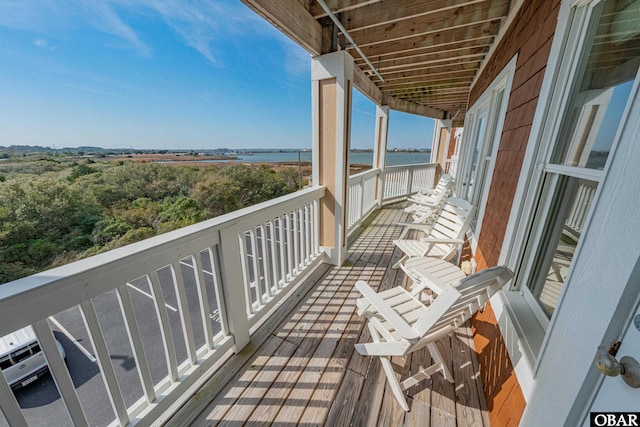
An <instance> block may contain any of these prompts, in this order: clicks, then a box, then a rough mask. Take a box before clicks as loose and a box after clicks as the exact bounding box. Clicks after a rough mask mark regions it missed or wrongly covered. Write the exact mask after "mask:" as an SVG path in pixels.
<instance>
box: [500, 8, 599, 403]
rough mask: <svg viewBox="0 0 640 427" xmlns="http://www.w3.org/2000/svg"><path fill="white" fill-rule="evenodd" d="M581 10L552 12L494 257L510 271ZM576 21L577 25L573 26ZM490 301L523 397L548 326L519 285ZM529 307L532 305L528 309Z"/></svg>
mask: <svg viewBox="0 0 640 427" xmlns="http://www.w3.org/2000/svg"><path fill="white" fill-rule="evenodd" d="M581 6H582V5H581ZM585 12H586V10H585V9H581V8H578V7H575V6H574V5H572V4H570V2H568V1H565V2H562V4H561V7H560V11H559V14H558V19H557V24H556V30H555V33H554V36H553V41H552V45H551V50H550V53H549V58H548V61H547V67H546V71H545V76H544V80H543V82H542V86H541V89H540V95H539V98H538V106H537V107H536V112H535V116H534V119H533V123H532V127H531V133H530V134H529V140H528V142H527V148H526V150H525V155H524V159H523V164H522V169H521V172H520V179H519V180H518V184H517V187H516V192H515V195H514V200H513V203H512V207H511V213H510V215H509V220H508V222H507V227H506V230H505V237H504V240H503V244H502V248H501V250H500V257H499V260H498V263H499V264H500V265H506V266H508V267H509V268H511V269H512V270H514V271H515V272H516V274H517V273H519V266H520V261H521V257H522V256H523V254H524V249H525V243H526V239H527V234H528V232H529V230H530V229H531V225H532V221H533V215H534V213H535V207H536V204H537V195H538V194H539V191H540V186H541V185H542V178H543V166H544V164H543V163H542V162H541V161H540V159H541V155H542V154H547V152H548V151H549V149H548V147H547V149H546V150H545V149H544V147H543V146H548V145H549V142H548V141H549V140H550V137H553V138H555V137H556V135H555V133H556V129H550V128H549V127H548V126H546V124H547V123H549V122H550V121H551V120H555V121H556V123H557V122H558V120H557V119H556V118H555V117H554V114H557V113H558V111H563V108H564V107H565V105H564V104H565V103H566V101H565V99H566V95H567V93H566V88H565V89H564V90H562V92H561V93H555V94H554V92H556V91H557V90H558V89H562V86H561V82H563V81H568V79H570V78H573V77H574V75H575V73H576V68H577V66H576V64H575V63H576V59H577V58H576V56H578V55H579V54H580V52H582V49H581V48H582V45H583V39H581V37H580V36H581V35H582V34H583V33H584V25H585V22H588V20H587V19H586V18H587V16H586V13H585ZM576 25H579V27H577V29H576ZM572 29H574V30H573V31H572ZM568 52H572V56H571V59H570V60H568V59H567V57H566V55H567V54H568ZM555 127H557V125H556V126H554V128H555ZM550 132H551V134H550ZM544 138H546V139H544ZM553 140H554V141H555V139H553ZM543 158H544V157H543ZM531 194H536V197H531V196H530V195H531ZM514 283H515V281H514ZM491 303H492V308H493V310H494V312H495V315H496V318H497V319H498V326H499V328H500V331H501V333H502V335H503V336H509V337H511V338H510V339H509V340H505V344H506V346H507V351H508V353H509V356H510V359H511V361H512V364H513V367H514V372H515V374H516V377H517V378H518V382H519V383H520V386H521V388H522V391H523V395H524V397H525V400H529V399H530V398H531V396H532V394H533V390H534V387H535V376H536V372H537V368H538V365H539V361H540V360H541V359H542V358H543V356H544V351H543V350H544V348H545V346H546V342H547V340H548V335H549V334H548V331H549V330H550V329H551V328H552V327H553V326H552V325H550V322H549V319H548V318H547V317H546V315H544V313H542V310H541V309H539V307H537V302H536V301H535V300H533V298H532V296H531V295H525V293H524V292H522V291H520V290H519V289H513V287H512V288H511V289H510V290H505V291H503V292H500V293H498V294H496V295H495V296H494V297H493V298H492V300H491ZM534 307H536V308H538V310H534ZM541 314H543V315H542V316H541ZM527 331H528V332H527ZM536 354H537V357H536Z"/></svg>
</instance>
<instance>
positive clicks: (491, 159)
mask: <svg viewBox="0 0 640 427" xmlns="http://www.w3.org/2000/svg"><path fill="white" fill-rule="evenodd" d="M516 58H517V57H514V58H513V59H512V60H511V61H510V62H509V64H508V65H507V66H506V67H505V68H504V70H503V71H502V72H501V73H500V74H499V75H498V77H496V79H495V80H494V81H493V82H492V83H491V85H490V86H489V88H488V89H487V90H486V91H485V92H484V93H483V94H482V96H481V97H480V98H479V99H478V100H477V101H476V102H475V104H474V105H473V106H472V107H471V108H470V109H469V111H468V113H467V115H466V120H465V132H464V134H463V143H462V146H463V147H466V152H465V153H463V154H462V156H463V159H464V160H463V162H464V163H463V164H462V166H461V168H462V171H464V173H463V179H461V180H460V182H458V187H457V189H456V190H457V194H459V195H460V197H463V198H465V199H467V200H468V201H469V202H471V204H473V205H474V206H475V207H476V210H475V214H474V215H475V216H474V218H473V220H472V222H471V229H472V230H473V236H471V239H470V241H471V246H472V249H473V251H474V252H475V249H476V244H477V243H476V238H477V236H478V235H479V234H480V228H481V226H482V218H483V215H484V206H485V205H486V202H487V197H488V193H489V191H488V190H489V188H490V186H491V178H492V176H493V169H494V166H495V162H496V154H497V151H498V145H499V144H500V137H501V134H502V125H503V122H504V117H505V114H506V108H507V100H508V99H507V97H506V96H505V93H509V92H510V91H511V82H512V80H513V74H514V71H515V65H516ZM463 149H465V148H463Z"/></svg>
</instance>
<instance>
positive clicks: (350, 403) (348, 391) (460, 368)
mask: <svg viewBox="0 0 640 427" xmlns="http://www.w3.org/2000/svg"><path fill="white" fill-rule="evenodd" d="M374 215H375V217H374V219H373V221H371V222H370V224H369V225H368V226H366V227H365V228H364V230H363V231H362V233H361V234H360V235H359V236H358V237H357V238H356V239H355V240H354V242H353V243H352V245H351V246H350V249H349V253H350V257H349V259H348V261H347V262H346V264H345V265H344V266H342V267H329V266H326V265H324V266H321V267H320V268H319V270H320V271H319V272H318V273H317V274H316V275H315V276H316V278H317V280H316V281H315V284H314V285H313V286H312V287H311V288H310V290H309V292H308V293H307V294H306V295H305V296H304V298H303V299H302V301H301V302H300V303H299V304H298V305H297V306H296V307H295V308H294V309H293V310H292V311H291V312H290V313H289V314H288V316H287V317H286V318H285V320H284V321H283V322H281V323H280V324H279V326H277V327H276V328H274V329H273V330H271V332H270V334H269V335H268V337H267V338H266V340H265V341H264V344H262V345H261V346H260V347H259V348H258V349H257V350H256V351H255V353H254V354H253V355H252V356H251V357H250V358H249V359H248V361H247V362H246V363H245V364H244V365H243V366H242V368H241V369H240V370H239V372H238V373H237V374H236V375H235V376H234V377H233V378H232V379H231V380H230V381H228V382H226V384H221V385H220V387H219V388H218V389H219V390H221V391H220V392H219V393H217V394H216V395H208V396H207V398H208V399H209V400H210V402H209V403H208V404H207V405H206V408H205V409H204V410H203V411H202V412H201V413H200V414H199V415H197V417H195V414H192V416H191V417H190V418H191V420H190V422H192V423H193V425H198V426H204V425H207V426H209V425H228V426H236V425H237V426H240V425H268V424H278V425H291V426H293V425H327V426H347V425H358V426H359V425H383V426H398V425H405V426H413V425H415V426H418V425H419V426H429V425H431V426H449V425H450V426H456V425H457V426H474V427H475V426H482V425H489V422H488V418H487V415H486V404H485V401H484V394H483V392H482V385H481V384H480V380H479V375H478V373H477V372H478V369H477V366H478V364H477V360H476V354H475V351H474V350H473V339H472V336H471V329H470V328H469V327H463V328H460V329H459V330H458V331H457V333H456V334H455V335H454V336H452V337H447V338H445V339H443V340H441V341H440V342H439V343H438V344H439V345H440V346H441V347H442V348H444V349H446V350H444V351H443V354H445V355H446V356H447V357H448V359H449V363H450V364H451V367H452V372H453V374H454V379H455V383H454V384H451V383H449V382H447V381H446V380H445V379H444V378H443V377H442V375H441V374H440V373H438V374H435V375H434V376H433V377H432V378H431V380H427V381H423V382H422V383H421V384H419V385H418V386H416V387H413V388H412V389H409V390H408V396H409V399H408V402H409V406H410V409H411V410H410V412H407V413H405V412H404V411H403V410H402V409H401V408H400V406H399V405H398V403H397V401H396V400H395V398H394V397H393V395H392V393H391V390H390V389H389V387H388V385H387V382H386V380H385V377H384V374H383V372H382V369H381V365H380V362H379V361H378V360H377V359H373V358H370V357H362V356H360V355H359V354H358V353H357V352H355V351H354V344H355V343H356V342H366V341H368V340H369V332H368V329H367V328H365V320H364V318H361V317H359V316H357V315H356V313H355V302H356V298H358V297H359V293H358V292H357V291H356V290H355V288H354V284H355V282H356V281H357V280H365V281H367V282H368V283H369V284H371V285H372V286H373V287H374V288H378V289H387V288H389V287H393V286H406V285H407V279H406V276H405V275H404V274H403V273H402V272H401V271H400V270H392V269H391V268H390V266H391V265H392V264H393V263H394V262H395V261H397V260H398V259H399V258H400V253H399V252H398V251H394V246H393V243H392V240H393V239H395V238H397V237H398V236H399V235H400V232H401V231H402V229H401V227H399V226H397V225H396V224H397V223H398V222H399V221H401V220H404V219H405V217H406V214H404V212H403V210H402V205H399V204H395V205H391V206H388V207H385V208H384V209H382V210H380V211H378V212H377V213H376V214H374ZM392 362H393V363H394V364H395V369H396V372H405V373H406V372H408V371H415V370H418V369H419V368H420V367H421V366H428V365H429V364H430V356H429V353H428V351H427V350H426V349H424V350H422V351H418V352H415V353H413V354H412V355H410V356H408V357H406V358H404V359H403V358H394V359H392ZM202 394H203V393H199V398H202ZM173 421H175V420H173ZM170 423H171V422H170Z"/></svg>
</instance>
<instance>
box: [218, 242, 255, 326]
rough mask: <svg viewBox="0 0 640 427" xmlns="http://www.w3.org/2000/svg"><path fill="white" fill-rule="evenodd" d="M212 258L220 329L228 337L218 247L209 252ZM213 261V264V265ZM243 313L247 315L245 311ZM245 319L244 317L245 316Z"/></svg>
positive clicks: (226, 313) (227, 315) (227, 316)
mask: <svg viewBox="0 0 640 427" xmlns="http://www.w3.org/2000/svg"><path fill="white" fill-rule="evenodd" d="M210 256H211V257H212V260H211V266H212V268H213V289H214V290H215V292H216V301H217V302H218V309H219V310H220V328H221V330H222V333H223V334H224V336H227V335H229V310H227V302H226V295H225V293H224V290H223V289H222V285H223V281H222V277H221V275H220V274H221V273H220V270H221V268H222V267H221V266H222V265H223V264H222V261H221V260H222V258H221V256H220V250H219V245H216V246H213V247H212V248H211V251H210ZM214 261H215V263H214ZM245 313H247V312H246V311H245ZM245 317H246V315H245Z"/></svg>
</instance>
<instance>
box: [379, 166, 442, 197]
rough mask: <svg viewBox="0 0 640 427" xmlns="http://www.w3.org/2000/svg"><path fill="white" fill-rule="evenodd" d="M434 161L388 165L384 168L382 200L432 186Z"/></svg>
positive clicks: (434, 173) (403, 195)
mask: <svg viewBox="0 0 640 427" xmlns="http://www.w3.org/2000/svg"><path fill="white" fill-rule="evenodd" d="M435 175H436V164H435V163H421V164H417V165H403V166H388V167H386V168H385V170H384V179H383V180H384V193H383V201H388V200H392V199H397V198H401V197H406V196H408V195H410V194H412V193H415V192H417V191H420V190H423V189H429V188H433V187H434V181H435Z"/></svg>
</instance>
